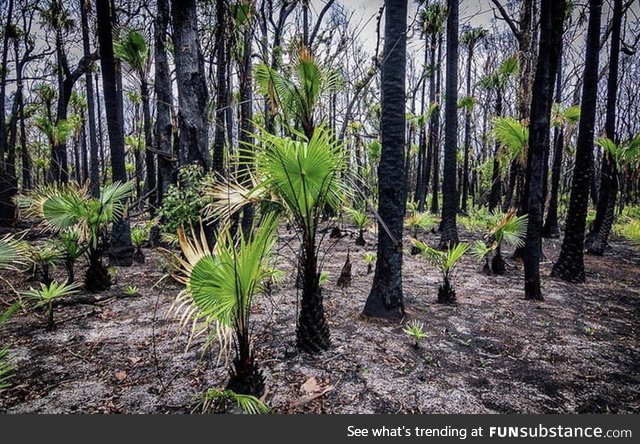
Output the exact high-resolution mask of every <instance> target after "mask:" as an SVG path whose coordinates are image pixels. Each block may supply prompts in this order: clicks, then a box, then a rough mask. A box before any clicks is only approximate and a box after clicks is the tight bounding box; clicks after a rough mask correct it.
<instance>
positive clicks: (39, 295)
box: [22, 281, 81, 307]
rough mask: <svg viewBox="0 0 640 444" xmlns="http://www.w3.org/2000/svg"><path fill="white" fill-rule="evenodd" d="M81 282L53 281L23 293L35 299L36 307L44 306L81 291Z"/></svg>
mask: <svg viewBox="0 0 640 444" xmlns="http://www.w3.org/2000/svg"><path fill="white" fill-rule="evenodd" d="M80 287H81V284H80V283H78V282H76V283H73V284H67V283H58V282H56V281H53V282H51V283H50V284H49V285H45V284H40V288H39V289H33V288H31V289H29V290H27V291H24V292H22V295H23V296H25V297H27V298H30V299H34V300H35V301H36V307H42V306H44V305H47V304H49V303H50V302H51V301H53V300H54V299H57V298H61V297H64V296H70V295H72V294H75V293H77V292H78V291H80Z"/></svg>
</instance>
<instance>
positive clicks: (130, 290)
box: [124, 285, 138, 296]
mask: <svg viewBox="0 0 640 444" xmlns="http://www.w3.org/2000/svg"><path fill="white" fill-rule="evenodd" d="M124 293H125V294H126V295H127V296H135V295H137V294H138V287H136V286H135V285H127V288H125V289H124Z"/></svg>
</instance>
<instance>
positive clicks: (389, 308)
mask: <svg viewBox="0 0 640 444" xmlns="http://www.w3.org/2000/svg"><path fill="white" fill-rule="evenodd" d="M385 5H386V10H385V31H384V32H385V42H384V59H383V61H382V114H381V122H380V132H381V137H382V153H381V156H380V163H379V165H378V177H379V185H378V214H379V216H380V221H379V223H378V256H377V260H376V272H375V275H374V278H373V285H372V287H371V292H370V293H369V297H368V298H367V302H366V304H365V306H364V311H363V313H364V314H365V315H367V316H375V317H384V318H392V317H398V316H401V315H402V313H403V312H404V299H403V294H402V228H403V221H404V214H405V209H406V208H405V202H406V194H407V192H406V182H405V168H404V150H405V71H406V58H407V56H406V48H407V35H406V31H407V0H387V1H386V3H385Z"/></svg>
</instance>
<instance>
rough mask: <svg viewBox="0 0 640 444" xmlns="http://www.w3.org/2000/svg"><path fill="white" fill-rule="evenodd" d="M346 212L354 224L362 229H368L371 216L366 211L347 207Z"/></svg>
mask: <svg viewBox="0 0 640 444" xmlns="http://www.w3.org/2000/svg"><path fill="white" fill-rule="evenodd" d="M344 211H345V212H346V213H347V214H348V215H349V217H350V218H351V220H352V221H353V223H354V224H356V226H357V227H358V228H360V229H364V228H366V226H367V225H368V224H369V216H367V213H365V212H364V211H360V210H357V209H355V208H349V207H346V208H345V209H344Z"/></svg>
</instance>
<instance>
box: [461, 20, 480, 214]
mask: <svg viewBox="0 0 640 444" xmlns="http://www.w3.org/2000/svg"><path fill="white" fill-rule="evenodd" d="M486 35H487V30H486V29H484V28H471V29H470V30H468V31H466V32H465V33H464V34H462V37H461V40H462V43H463V44H464V45H465V46H466V47H467V79H466V81H467V97H468V98H470V99H471V98H472V97H473V90H472V88H471V85H472V80H473V79H472V75H471V74H472V71H471V68H472V64H473V54H474V50H475V47H476V45H477V44H478V42H479V41H480V40H481V39H483V38H484V37H485V36H486ZM472 105H473V102H471V106H466V107H465V113H464V165H463V167H462V202H461V203H460V211H462V212H463V213H466V211H467V200H468V197H469V153H470V151H471V113H472V111H473V106H472Z"/></svg>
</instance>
